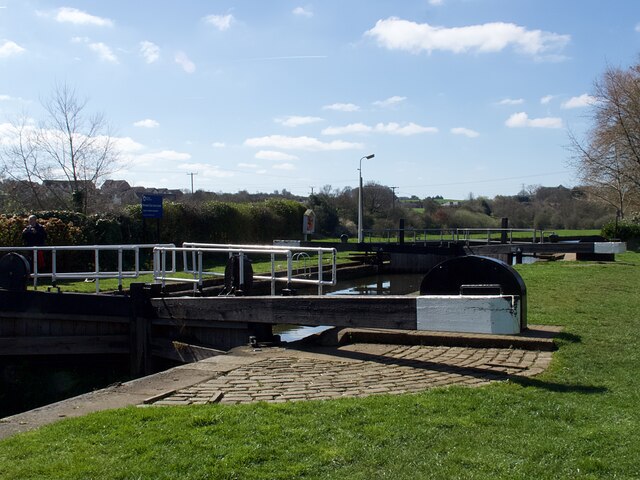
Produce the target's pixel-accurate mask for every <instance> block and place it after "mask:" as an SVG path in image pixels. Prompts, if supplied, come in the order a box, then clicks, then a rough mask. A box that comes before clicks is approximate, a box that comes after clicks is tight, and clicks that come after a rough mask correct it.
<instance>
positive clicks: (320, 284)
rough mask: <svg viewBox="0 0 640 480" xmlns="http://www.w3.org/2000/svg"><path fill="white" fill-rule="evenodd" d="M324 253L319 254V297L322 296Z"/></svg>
mask: <svg viewBox="0 0 640 480" xmlns="http://www.w3.org/2000/svg"><path fill="white" fill-rule="evenodd" d="M322 266H323V265H322V251H319V252H318V295H322V281H323V278H322Z"/></svg>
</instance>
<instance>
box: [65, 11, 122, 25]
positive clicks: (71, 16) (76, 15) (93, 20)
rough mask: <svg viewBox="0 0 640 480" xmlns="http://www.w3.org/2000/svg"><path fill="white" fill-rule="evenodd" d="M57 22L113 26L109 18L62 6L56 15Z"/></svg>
mask: <svg viewBox="0 0 640 480" xmlns="http://www.w3.org/2000/svg"><path fill="white" fill-rule="evenodd" d="M55 19H56V21H57V22H60V23H73V24H74V25H95V26H97V27H112V26H113V22H112V21H111V20H109V19H108V18H102V17H96V16H95V15H90V14H88V13H86V12H83V11H82V10H78V9H77V8H70V7H62V8H59V9H58V13H57V14H56V16H55Z"/></svg>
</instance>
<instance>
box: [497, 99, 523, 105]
mask: <svg viewBox="0 0 640 480" xmlns="http://www.w3.org/2000/svg"><path fill="white" fill-rule="evenodd" d="M523 103H524V99H523V98H505V99H504V100H500V101H499V102H498V105H522V104H523Z"/></svg>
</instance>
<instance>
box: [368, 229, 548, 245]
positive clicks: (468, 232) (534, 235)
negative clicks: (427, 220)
mask: <svg viewBox="0 0 640 480" xmlns="http://www.w3.org/2000/svg"><path fill="white" fill-rule="evenodd" d="M403 232H404V238H405V241H406V242H413V243H417V242H423V241H424V242H427V241H434V240H435V241H438V240H439V241H440V242H444V241H449V240H450V241H452V242H459V241H464V242H466V243H467V244H469V243H470V241H471V240H473V238H472V237H473V236H478V235H482V239H484V238H485V236H486V241H487V243H491V241H492V240H494V241H495V240H496V239H494V238H493V237H494V235H498V234H499V235H501V236H502V234H506V235H507V237H508V243H513V241H514V236H513V234H514V233H519V232H525V233H529V234H531V241H532V242H533V243H537V242H538V238H539V236H538V230H536V229H532V228H437V229H415V228H405V229H404V230H402V229H393V228H389V229H385V230H379V231H376V230H365V231H364V238H365V241H367V240H368V241H369V243H373V242H374V241H375V240H376V239H382V241H383V242H385V241H386V242H387V243H391V242H392V241H394V242H395V241H399V239H400V235H401V234H402V233H403ZM540 238H542V232H540ZM515 240H516V241H517V240H519V239H517V238H516V239H515ZM520 240H521V241H522V240H524V239H520ZM540 241H543V240H540Z"/></svg>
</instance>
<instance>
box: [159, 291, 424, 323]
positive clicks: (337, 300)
mask: <svg viewBox="0 0 640 480" xmlns="http://www.w3.org/2000/svg"><path fill="white" fill-rule="evenodd" d="M151 303H152V305H153V307H154V308H155V310H156V316H157V317H158V318H160V319H172V320H179V321H181V322H184V323H186V324H189V321H191V320H195V321H202V320H209V321H222V322H250V323H271V324H278V323H293V324H296V325H307V326H319V325H335V326H342V327H371V328H394V329H397V328H399V329H407V330H415V329H416V326H417V319H416V297H406V296H371V297H368V296H353V297H349V296H326V297H318V296H293V297H204V298H202V297H200V298H195V297H178V298H175V297H174V298H153V299H151Z"/></svg>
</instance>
